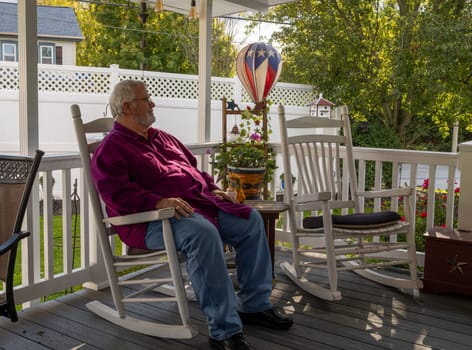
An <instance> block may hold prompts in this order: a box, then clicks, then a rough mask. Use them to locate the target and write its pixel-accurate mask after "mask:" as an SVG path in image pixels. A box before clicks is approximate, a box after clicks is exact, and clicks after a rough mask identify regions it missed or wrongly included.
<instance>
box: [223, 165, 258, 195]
mask: <svg viewBox="0 0 472 350" xmlns="http://www.w3.org/2000/svg"><path fill="white" fill-rule="evenodd" d="M265 171H266V168H236V167H231V166H228V190H229V191H235V192H236V193H237V199H238V201H239V202H244V200H246V199H247V200H254V199H261V192H262V189H263V188H264V175H265Z"/></svg>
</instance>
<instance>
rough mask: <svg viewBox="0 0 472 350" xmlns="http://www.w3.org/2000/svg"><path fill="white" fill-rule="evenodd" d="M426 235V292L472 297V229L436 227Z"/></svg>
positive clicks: (424, 280)
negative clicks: (460, 229) (461, 229)
mask: <svg viewBox="0 0 472 350" xmlns="http://www.w3.org/2000/svg"><path fill="white" fill-rule="evenodd" d="M424 237H425V238H426V249H425V267H424V279H423V284H424V288H423V291H426V292H434V293H457V294H465V295H470V296H472V232H471V231H459V230H453V229H446V228H442V227H433V228H432V229H431V230H430V231H429V232H427V233H425V234H424Z"/></svg>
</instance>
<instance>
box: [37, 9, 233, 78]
mask: <svg viewBox="0 0 472 350" xmlns="http://www.w3.org/2000/svg"><path fill="white" fill-rule="evenodd" d="M38 4H43V5H54V6H58V5H61V6H70V7H73V8H74V10H75V13H76V15H77V19H78V21H79V25H80V28H81V30H82V33H83V35H84V38H85V39H84V40H83V41H82V42H80V43H79V44H78V45H77V64H78V65H84V66H94V67H107V66H109V65H110V64H119V65H120V67H122V68H128V69H143V68H145V69H146V70H151V71H159V72H172V73H186V74H197V73H198V50H199V48H198V30H199V28H198V21H190V20H189V19H188V17H187V16H183V15H180V14H176V13H171V12H164V13H161V14H158V13H156V12H155V11H154V9H153V8H152V7H149V6H148V7H147V9H146V12H145V13H146V14H147V16H146V20H145V21H144V23H143V21H142V18H141V17H140V14H141V13H142V12H143V11H142V9H141V7H140V6H139V4H137V3H135V2H130V1H128V0H114V1H113V2H80V1H70V0H42V1H41V0H40V1H38ZM212 31H213V32H212V38H213V39H212V50H213V55H212V72H213V75H217V76H225V77H227V76H233V74H234V72H235V61H236V54H237V53H236V49H235V48H234V47H233V45H232V41H233V38H232V36H231V35H232V34H231V33H230V32H227V31H226V30H225V25H224V22H223V21H221V20H218V19H214V20H213V25H212Z"/></svg>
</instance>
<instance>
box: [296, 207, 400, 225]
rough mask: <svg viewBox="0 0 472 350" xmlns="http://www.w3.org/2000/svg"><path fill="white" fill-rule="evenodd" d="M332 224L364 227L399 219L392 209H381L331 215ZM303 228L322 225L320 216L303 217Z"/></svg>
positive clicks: (389, 223) (387, 223) (389, 222)
mask: <svg viewBox="0 0 472 350" xmlns="http://www.w3.org/2000/svg"><path fill="white" fill-rule="evenodd" d="M331 217H332V220H333V226H334V227H339V228H349V229H366V228H376V227H383V226H388V225H391V224H392V223H394V222H396V221H398V220H400V219H401V216H400V215H399V214H398V213H396V212H394V211H382V212H378V213H358V214H347V215H332V216H331ZM303 227H304V228H320V227H323V217H322V216H308V217H306V218H304V219H303Z"/></svg>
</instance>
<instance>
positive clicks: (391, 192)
mask: <svg viewBox="0 0 472 350" xmlns="http://www.w3.org/2000/svg"><path fill="white" fill-rule="evenodd" d="M412 193H413V189H412V188H411V187H401V188H393V189H387V190H380V191H365V192H358V193H357V195H358V196H361V197H365V198H381V197H398V196H411V195H412Z"/></svg>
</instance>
